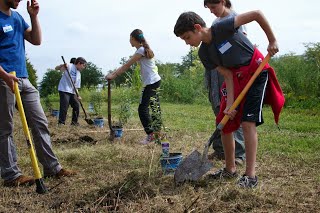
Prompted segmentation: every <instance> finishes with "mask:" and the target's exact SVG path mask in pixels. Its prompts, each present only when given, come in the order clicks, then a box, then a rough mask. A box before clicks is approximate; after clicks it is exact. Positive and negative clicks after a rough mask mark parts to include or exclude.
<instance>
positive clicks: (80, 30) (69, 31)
mask: <svg viewBox="0 0 320 213" xmlns="http://www.w3.org/2000/svg"><path fill="white" fill-rule="evenodd" d="M38 2H39V4H40V14H39V20H40V24H41V27H42V36H43V42H42V44H41V46H32V45H30V44H28V43H27V44H26V52H27V55H28V57H29V58H30V61H31V63H32V64H33V65H34V67H35V69H36V70H37V74H38V81H39V82H40V81H41V80H42V77H43V74H44V73H45V72H46V71H47V69H49V68H54V67H55V66H56V65H57V64H61V63H62V61H61V56H62V55H63V56H64V57H65V58H66V60H67V61H69V59H70V58H71V57H78V56H83V57H84V58H86V59H87V61H91V62H92V63H94V64H96V65H97V66H98V67H100V68H101V69H102V72H103V73H104V74H106V73H107V72H108V71H109V70H113V69H115V68H117V67H118V66H119V62H120V59H121V58H122V57H128V56H130V55H132V54H133V53H134V51H135V49H134V48H132V47H131V45H130V43H129V36H130V33H131V31H132V30H134V29H136V28H139V29H141V30H142V31H144V34H145V37H146V39H147V41H148V42H149V44H150V46H151V48H152V49H153V50H154V52H155V55H156V59H158V60H160V61H161V62H163V63H165V62H172V63H175V62H178V63H179V62H181V57H182V56H185V55H186V54H187V53H188V51H189V46H187V45H186V44H185V43H184V42H183V41H182V40H181V39H180V38H177V37H176V36H175V35H174V34H173V27H174V25H175V22H176V20H177V18H178V16H179V15H180V14H181V13H182V12H185V11H194V12H196V13H198V14H199V15H200V16H201V17H202V18H203V19H204V20H205V21H206V23H207V24H208V25H211V23H212V21H213V20H214V18H215V17H214V15H213V14H211V13H210V11H209V10H208V9H207V8H204V7H203V0H38ZM232 4H233V9H234V10H235V11H236V12H238V13H242V12H246V11H250V10H255V9H260V10H262V12H263V13H264V14H265V16H266V17H267V19H268V21H269V22H270V24H271V26H272V28H273V31H274V33H275V35H276V37H277V40H278V43H279V46H280V52H279V54H280V55H283V54H286V53H289V52H294V53H297V54H301V53H303V52H304V50H305V47H304V45H303V44H304V43H307V42H320V12H319V8H320V3H319V1H318V0H308V1H292V0H264V1H262V0H233V1H232ZM18 11H19V12H20V13H21V14H22V16H23V17H24V18H25V20H26V21H27V23H29V24H30V18H29V15H28V14H27V11H26V1H21V3H20V5H19V8H18ZM247 31H248V35H249V38H250V39H251V41H252V42H253V43H255V44H257V45H259V49H260V50H261V51H262V52H263V53H264V54H266V52H267V51H266V48H267V44H268V41H267V39H266V36H265V34H264V32H263V31H262V30H261V29H260V28H259V25H258V24H257V23H250V24H248V25H247Z"/></svg>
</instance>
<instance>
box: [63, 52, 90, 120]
mask: <svg viewBox="0 0 320 213" xmlns="http://www.w3.org/2000/svg"><path fill="white" fill-rule="evenodd" d="M61 58H62V61H63V63H64V65H65V68H66V69H67V73H68V76H69V80H70V81H71V84H72V87H73V90H74V91H75V93H76V95H77V97H79V93H78V91H77V89H76V87H75V86H74V83H73V81H72V78H71V75H70V72H69V69H68V66H67V65H66V61H65V60H64V57H63V56H61ZM78 101H79V103H80V105H81V108H82V110H83V113H84V120H85V121H86V122H87V124H89V125H92V124H93V120H92V119H89V118H88V116H87V113H86V110H84V107H83V105H82V102H81V101H80V100H79V99H78Z"/></svg>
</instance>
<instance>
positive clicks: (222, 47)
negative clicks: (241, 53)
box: [219, 41, 232, 54]
mask: <svg viewBox="0 0 320 213" xmlns="http://www.w3.org/2000/svg"><path fill="white" fill-rule="evenodd" d="M230 47H232V45H231V44H230V42H229V41H225V42H223V43H222V44H221V45H220V46H219V51H220V53H221V54H223V53H225V52H226V51H227V50H228V49H230Z"/></svg>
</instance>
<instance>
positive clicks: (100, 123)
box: [93, 118, 104, 128]
mask: <svg viewBox="0 0 320 213" xmlns="http://www.w3.org/2000/svg"><path fill="white" fill-rule="evenodd" d="M93 123H94V125H95V126H97V127H100V128H102V127H103V126H104V121H103V118H95V119H93Z"/></svg>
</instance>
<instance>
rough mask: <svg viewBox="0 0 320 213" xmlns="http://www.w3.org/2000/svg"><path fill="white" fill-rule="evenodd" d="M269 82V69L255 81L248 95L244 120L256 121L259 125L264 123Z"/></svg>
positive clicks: (244, 108)
mask: <svg viewBox="0 0 320 213" xmlns="http://www.w3.org/2000/svg"><path fill="white" fill-rule="evenodd" d="M267 83H268V71H267V70H263V71H262V72H261V73H260V75H259V76H258V77H257V79H256V80H255V81H254V83H253V84H252V86H251V87H250V89H249V91H248V93H247V95H246V101H245V103H244V107H243V115H242V122H243V121H250V122H256V125H257V126H259V125H260V124H263V116H262V107H263V99H264V97H265V93H266V87H267Z"/></svg>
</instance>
